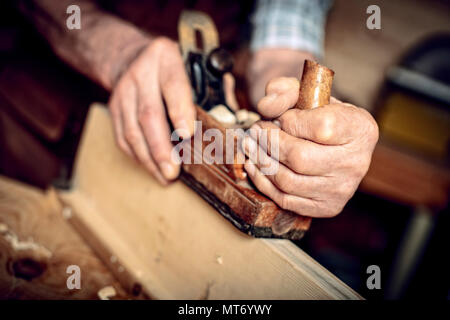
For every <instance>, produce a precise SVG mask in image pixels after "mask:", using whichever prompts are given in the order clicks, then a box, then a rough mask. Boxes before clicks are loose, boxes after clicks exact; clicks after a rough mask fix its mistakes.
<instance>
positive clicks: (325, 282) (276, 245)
mask: <svg viewBox="0 0 450 320" xmlns="http://www.w3.org/2000/svg"><path fill="white" fill-rule="evenodd" d="M60 196H61V198H62V200H63V201H64V202H65V203H66V204H67V205H69V206H71V207H72V208H73V211H74V218H73V219H71V220H72V221H73V222H74V224H75V225H76V226H77V228H78V230H79V231H80V232H81V233H82V234H83V235H84V236H85V237H86V238H87V239H89V242H90V243H91V244H92V245H93V247H94V248H95V249H96V250H97V251H98V252H99V253H100V254H101V256H102V257H103V259H104V261H107V262H111V261H112V260H113V261H114V263H109V265H110V267H111V270H113V271H114V272H115V273H116V274H118V277H119V278H120V279H122V281H124V282H126V283H125V285H126V286H127V287H130V286H132V287H142V288H143V290H144V292H145V293H147V294H148V295H149V296H151V297H153V298H158V299H168V298H173V299H244V298H249V299H360V298H361V297H360V296H359V295H358V294H357V293H355V292H354V291H353V290H352V289H350V288H349V287H347V286H346V285H345V284H344V283H343V282H341V281H340V280H339V279H337V278H336V277H335V276H333V275H332V274H331V273H330V272H328V271H327V270H326V269H325V268H323V267H322V266H320V265H319V264H318V263H317V262H315V261H314V260H313V259H312V258H311V257H309V256H308V255H307V254H306V253H304V252H303V251H302V250H300V249H299V248H297V247H296V246H295V245H294V244H293V243H291V242H289V241H287V240H263V239H254V238H251V237H249V236H247V235H245V234H243V233H241V232H239V231H238V230H237V229H235V228H234V227H233V226H232V225H231V224H230V223H229V222H228V221H226V220H225V219H224V218H223V217H222V216H221V215H220V214H218V213H217V212H215V210H214V209H213V208H212V207H211V206H209V205H208V204H207V203H206V202H205V201H204V200H203V199H201V198H200V197H199V196H198V195H197V194H195V193H194V192H193V191H192V190H191V189H189V188H188V187H187V186H185V185H184V184H182V183H181V182H175V183H173V184H172V185H170V186H169V187H166V188H163V187H161V186H160V185H159V184H157V183H156V182H155V181H154V180H153V179H152V178H151V177H150V176H148V174H147V173H146V172H145V171H144V170H143V169H141V168H140V167H139V166H138V165H137V164H136V163H134V162H133V161H132V160H129V159H128V158H127V157H126V156H125V155H123V154H122V153H121V152H120V151H119V150H118V149H117V148H116V146H115V143H114V140H113V132H112V126H111V120H110V118H109V114H108V112H107V110H106V109H105V108H102V107H100V106H94V107H91V110H90V114H89V117H88V121H87V124H86V127H85V131H84V134H83V138H82V142H81V148H80V150H79V154H78V157H77V161H76V169H75V178H74V187H73V189H72V190H71V191H68V192H61V193H60ZM111 256H114V259H110V257H111ZM119 270H121V271H122V272H119ZM120 273H122V274H126V276H123V277H121V275H120Z"/></svg>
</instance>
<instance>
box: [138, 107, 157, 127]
mask: <svg viewBox="0 0 450 320" xmlns="http://www.w3.org/2000/svg"><path fill="white" fill-rule="evenodd" d="M155 117H156V109H155V108H151V107H146V108H144V109H142V110H141V111H140V112H139V115H138V121H139V124H140V125H141V126H145V125H148V123H149V122H150V121H151V120H152V119H155Z"/></svg>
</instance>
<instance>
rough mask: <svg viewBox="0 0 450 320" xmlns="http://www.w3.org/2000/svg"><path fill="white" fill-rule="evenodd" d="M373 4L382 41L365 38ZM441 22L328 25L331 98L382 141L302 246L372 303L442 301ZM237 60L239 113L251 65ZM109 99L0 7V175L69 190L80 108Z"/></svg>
mask: <svg viewBox="0 0 450 320" xmlns="http://www.w3.org/2000/svg"><path fill="white" fill-rule="evenodd" d="M372 4H376V5H378V6H379V7H380V9H381V29H380V30H369V29H367V28H366V19H367V17H368V15H367V14H366V8H367V7H368V6H369V5H372ZM449 13H450V2H449V1H444V0H428V1H425V0H422V1H421V0H396V1H388V0H385V1H380V0H377V1H375V0H374V1H366V0H336V1H334V4H333V7H332V8H331V10H330V13H329V16H328V22H327V27H326V44H325V61H324V63H325V65H327V66H328V67H330V68H332V69H333V70H334V71H335V72H336V76H335V82H334V95H335V96H336V97H338V98H339V99H341V100H345V101H348V102H350V103H353V104H355V105H357V106H361V107H364V108H367V109H368V110H369V111H370V112H371V113H372V114H373V115H374V116H375V118H376V120H377V122H378V124H379V127H380V141H379V143H378V145H377V147H376V149H375V152H374V156H373V160H372V165H371V167H370V169H369V172H368V174H367V176H366V177H365V179H364V180H363V182H362V183H361V185H360V188H359V190H358V191H357V193H356V194H355V196H354V197H353V199H352V200H351V201H350V202H349V203H348V205H347V206H346V207H345V209H344V211H343V213H342V214H340V215H339V216H337V217H336V218H333V219H326V220H319V219H315V220H313V224H312V228H311V231H310V232H309V233H307V236H306V237H305V238H304V239H303V240H301V241H299V242H298V245H299V246H300V247H301V248H302V249H304V250H305V251H306V252H307V253H309V254H310V255H311V256H312V257H313V258H315V259H316V260H317V261H319V262H320V263H321V264H323V265H324V266H325V267H326V268H327V269H329V270H330V271H331V272H333V273H334V274H335V275H337V276H338V277H339V278H340V279H342V280H343V281H344V282H346V283H347V284H348V285H349V286H351V287H352V288H354V289H355V290H356V291H358V292H359V293H360V294H361V295H362V296H364V297H366V298H368V299H397V298H404V299H415V298H420V299H423V298H426V299H449V298H450V276H449V272H450V265H449V262H448V260H449V259H448V255H449V244H450V241H449V240H450V239H449V231H448V230H449V227H450V224H449V212H448V209H449V205H448V200H449V186H450V172H449V159H450V157H449V146H450V143H449V141H450V129H449V128H450V126H449V125H450V109H449V107H450V90H449V88H450V14H449ZM175 18H176V17H175ZM235 55H236V58H237V63H236V65H235V70H234V73H235V74H236V76H237V84H238V87H237V91H238V92H237V96H238V98H239V101H240V103H241V105H244V106H245V105H248V99H247V98H246V96H247V94H246V86H245V82H244V80H243V74H244V72H245V69H244V66H245V60H246V59H249V54H248V50H247V49H246V48H239V50H236V53H235ZM107 99H108V94H107V92H105V91H104V90H103V89H101V88H99V87H98V86H96V85H95V84H93V83H91V82H89V81H87V80H86V78H84V77H83V76H82V75H80V74H78V73H76V72H75V71H73V70H72V69H71V68H69V67H68V66H66V65H65V64H64V63H62V62H60V61H59V59H58V58H57V57H55V56H54V55H53V53H52V51H51V49H50V48H49V47H48V45H47V44H46V42H45V41H44V40H43V39H42V38H41V37H40V36H39V35H38V34H37V33H36V31H35V30H34V28H33V27H32V26H30V25H29V24H28V23H27V21H26V20H25V19H24V18H23V17H22V16H21V15H20V14H19V13H18V12H17V11H16V9H15V8H14V6H13V5H12V4H11V2H2V4H1V5H0V174H1V175H3V176H7V177H9V178H12V179H16V180H19V181H22V182H25V183H27V184H30V185H33V186H35V187H38V188H47V187H48V186H50V185H53V186H56V187H58V188H67V187H68V186H69V181H70V177H71V171H72V164H73V160H74V156H75V154H76V149H77V145H78V141H79V139H80V134H81V132H82V128H83V124H84V120H85V117H86V113H87V110H88V107H89V105H90V103H92V102H93V101H102V102H106V101H107ZM0 201H1V200H0ZM369 265H378V266H380V268H381V274H382V287H381V289H380V290H368V289H367V286H366V279H367V277H368V275H367V273H366V270H367V267H368V266H369ZM0 287H1V286H0ZM17 296H18V297H20V294H18V295H17Z"/></svg>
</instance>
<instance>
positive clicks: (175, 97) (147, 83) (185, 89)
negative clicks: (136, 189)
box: [109, 37, 196, 184]
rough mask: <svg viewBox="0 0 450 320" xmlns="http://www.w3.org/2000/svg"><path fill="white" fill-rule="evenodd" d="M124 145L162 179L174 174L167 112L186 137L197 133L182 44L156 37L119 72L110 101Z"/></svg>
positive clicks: (119, 139) (120, 142)
mask: <svg viewBox="0 0 450 320" xmlns="http://www.w3.org/2000/svg"><path fill="white" fill-rule="evenodd" d="M109 109H110V111H111V115H112V118H113V125H114V132H115V136H116V141H117V144H118V145H119V147H120V149H121V150H122V151H124V152H125V153H126V154H127V155H129V156H130V157H133V158H135V159H136V160H137V161H138V162H140V163H141V164H142V165H143V166H144V167H145V168H146V169H147V170H148V171H149V172H150V174H152V175H153V176H154V177H155V178H156V179H157V180H158V181H159V182H161V183H162V184H167V183H168V181H170V180H173V179H175V178H176V177H177V176H178V174H179V172H180V167H179V165H178V164H176V163H174V162H173V161H172V157H171V151H172V143H171V141H170V127H169V123H168V119H167V114H168V117H169V119H170V121H171V123H172V124H173V127H174V129H176V130H177V133H178V135H179V136H181V137H182V138H189V137H190V136H191V135H192V134H193V132H194V121H195V118H196V111H195V107H194V103H193V99H192V91H191V86H190V82H189V79H188V77H187V74H186V71H185V67H184V63H183V59H182V57H181V53H180V49H179V47H178V44H177V43H176V42H174V41H172V40H170V39H168V38H164V37H160V38H155V39H154V40H153V41H152V42H151V43H150V44H149V45H148V46H147V47H146V48H145V49H144V50H143V51H142V52H141V53H140V55H139V56H138V57H137V58H136V60H134V61H133V62H132V63H131V65H130V66H129V68H128V69H127V70H126V71H125V72H124V73H123V75H122V76H121V77H120V79H119V81H118V82H117V85H116V86H115V87H114V89H113V92H112V94H111V98H110V101H109Z"/></svg>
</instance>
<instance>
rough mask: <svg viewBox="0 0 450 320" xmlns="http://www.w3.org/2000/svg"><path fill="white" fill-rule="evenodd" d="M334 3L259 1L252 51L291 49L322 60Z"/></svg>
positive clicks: (327, 1) (315, 0) (280, 0)
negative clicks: (329, 14) (306, 52)
mask: <svg viewBox="0 0 450 320" xmlns="http://www.w3.org/2000/svg"><path fill="white" fill-rule="evenodd" d="M331 3H332V1H331V0H279V1H270V0H258V1H257V3H256V7H255V11H254V13H253V16H252V20H251V21H252V25H253V32H252V38H251V43H250V47H251V49H252V50H253V51H256V50H258V49H261V48H290V49H298V50H303V51H308V52H310V53H312V54H314V55H315V56H316V57H318V58H319V57H322V55H323V43H324V29H325V22H326V15H327V12H328V9H329V8H330V6H331Z"/></svg>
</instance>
